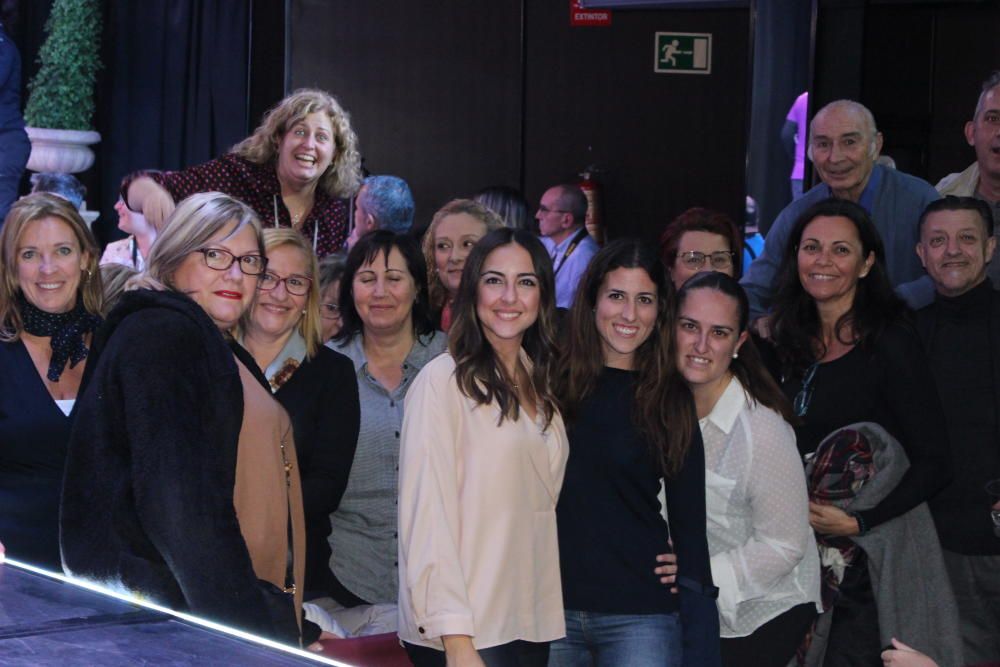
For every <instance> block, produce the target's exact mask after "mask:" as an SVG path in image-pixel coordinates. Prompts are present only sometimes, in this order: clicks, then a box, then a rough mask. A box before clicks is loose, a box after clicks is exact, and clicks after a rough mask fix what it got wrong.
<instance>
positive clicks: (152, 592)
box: [60, 193, 305, 643]
mask: <svg viewBox="0 0 1000 667" xmlns="http://www.w3.org/2000/svg"><path fill="white" fill-rule="evenodd" d="M266 269H267V260H266V259H265V257H264V244H263V238H262V236H261V228H260V223H259V221H258V220H257V218H256V216H255V215H254V213H253V212H252V211H251V210H250V209H249V208H247V207H246V206H245V205H244V204H241V203H240V202H237V201H236V200H234V199H232V198H230V197H228V196H226V195H222V194H219V193H205V194H200V195H194V196H192V197H190V198H189V199H187V200H185V201H184V202H182V203H181V205H180V206H178V207H177V209H176V210H175V211H174V213H173V215H172V216H171V218H170V220H169V221H168V223H167V226H166V227H165V229H164V230H163V232H162V235H161V236H160V238H159V239H158V240H157V243H156V245H155V246H154V247H153V249H152V251H151V253H150V256H149V258H148V262H147V269H146V273H144V274H142V275H141V276H140V277H139V279H138V280H137V282H136V283H135V284H133V285H132V287H134V288H136V289H133V290H132V291H129V292H127V293H126V294H125V295H124V296H123V297H122V299H121V301H120V302H119V304H118V306H117V307H116V308H115V309H114V311H112V312H111V314H110V315H109V317H108V321H107V326H105V327H104V328H102V329H101V330H100V332H99V334H98V335H97V336H96V338H95V341H94V346H93V348H92V352H91V359H90V363H89V364H88V366H87V376H86V377H85V378H84V385H85V387H86V388H85V389H84V391H83V393H82V395H81V398H80V399H79V401H78V403H77V415H78V417H77V422H76V425H75V427H74V430H73V433H72V436H71V438H70V442H69V454H68V458H67V463H66V476H65V481H64V487H63V498H62V506H61V515H60V540H61V546H62V554H63V563H64V565H65V567H66V569H67V571H69V572H70V573H71V574H73V575H76V576H80V577H84V578H87V579H91V580H96V581H98V582H100V583H103V584H105V585H108V586H111V587H114V588H117V589H125V590H127V591H130V592H133V593H136V594H138V595H141V596H143V597H145V598H148V599H151V600H153V601H155V602H157V603H159V604H162V605H165V606H168V607H172V608H174V609H181V610H185V611H188V612H190V613H193V614H196V615H200V616H204V617H207V618H209V619H212V620H215V621H219V622H223V623H226V624H230V625H234V626H237V627H240V628H242V629H244V630H247V631H250V632H255V633H258V634H261V635H266V636H270V637H274V638H277V639H280V640H283V641H286V642H289V643H298V642H299V638H300V627H301V626H300V614H301V602H302V589H303V585H302V584H303V570H304V560H305V553H304V551H305V539H304V526H303V524H304V521H303V514H302V496H301V488H300V484H299V470H298V462H297V460H296V457H295V447H294V443H293V442H292V439H291V424H290V421H289V418H288V415H287V414H286V413H285V411H284V410H283V409H282V408H281V406H280V405H278V403H277V402H276V401H274V399H273V398H272V397H271V395H270V391H268V389H267V388H266V383H265V381H264V380H263V378H262V377H260V372H259V371H258V370H257V369H256V365H255V364H254V362H253V359H252V358H250V357H249V355H248V354H246V352H245V351H244V350H242V348H240V347H239V346H238V345H235V344H234V343H233V341H232V339H231V338H229V337H228V331H229V330H230V329H231V328H232V327H234V326H235V325H236V324H237V322H238V321H239V319H240V317H241V316H242V315H243V313H244V311H245V310H246V309H247V307H248V306H249V305H250V303H251V300H252V299H253V296H254V293H255V291H256V289H257V282H258V279H259V276H261V275H262V274H264V272H265V271H266Z"/></svg>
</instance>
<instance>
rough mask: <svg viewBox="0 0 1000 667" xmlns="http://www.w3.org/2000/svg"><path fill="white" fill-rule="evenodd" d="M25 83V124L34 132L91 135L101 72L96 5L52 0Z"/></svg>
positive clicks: (89, 1) (78, 0) (89, 0)
mask: <svg viewBox="0 0 1000 667" xmlns="http://www.w3.org/2000/svg"><path fill="white" fill-rule="evenodd" d="M45 32H46V33H48V36H47V37H46V38H45V43H44V44H42V48H41V50H40V51H39V52H38V64H39V65H40V67H39V70H38V73H37V74H35V76H34V78H33V79H32V80H31V83H29V84H28V90H29V91H30V92H29V94H28V103H27V105H26V106H25V109H24V120H25V122H26V123H27V124H28V125H30V126H32V127H47V128H53V129H61V130H90V129H91V124H90V121H91V118H92V117H93V115H94V83H95V81H96V79H97V70H98V69H100V67H101V60H100V56H99V50H100V37H101V14H100V9H99V8H98V4H97V2H96V0H55V1H54V2H53V3H52V12H51V13H50V14H49V18H48V20H47V21H46V22H45Z"/></svg>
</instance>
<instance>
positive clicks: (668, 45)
mask: <svg viewBox="0 0 1000 667" xmlns="http://www.w3.org/2000/svg"><path fill="white" fill-rule="evenodd" d="M654 62H655V63H656V64H655V66H654V67H653V71H654V72H657V73H658V74H711V73H712V33H708V32H705V33H702V32H658V33H656V56H655V61H654Z"/></svg>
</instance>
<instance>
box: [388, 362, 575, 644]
mask: <svg viewBox="0 0 1000 667" xmlns="http://www.w3.org/2000/svg"><path fill="white" fill-rule="evenodd" d="M454 370H455V362H454V360H453V359H452V357H451V355H450V354H442V355H441V356H439V357H437V358H436V359H434V360H433V361H431V362H430V363H428V364H427V365H426V366H424V368H423V370H421V371H420V374H419V375H418V376H417V378H416V379H415V380H414V382H413V386H412V387H411V388H410V391H409V393H408V394H407V396H406V407H405V410H404V411H403V432H402V442H401V449H400V462H399V580H400V581H399V636H400V638H401V639H404V640H406V641H408V642H410V643H413V644H419V645H422V646H428V647H432V648H436V649H439V650H442V649H443V644H442V642H441V639H440V638H441V636H442V635H448V634H459V635H470V636H471V637H472V642H473V644H474V645H475V646H476V648H489V647H490V646H497V645H499V644H504V643H507V642H510V641H514V640H517V639H523V640H527V641H534V642H542V641H551V640H554V639H558V638H560V637H562V636H564V635H565V634H566V631H565V623H564V618H563V605H562V587H561V582H560V577H559V548H558V544H557V537H556V513H555V509H556V501H557V500H558V498H559V489H560V487H561V486H562V481H563V473H564V471H565V468H566V459H567V457H568V448H567V440H566V430H565V428H564V426H563V422H562V419H561V418H560V417H559V415H558V414H556V416H555V417H554V418H553V420H552V423H551V424H550V425H549V427H548V428H547V429H545V430H543V429H542V423H543V421H542V420H543V417H542V414H541V412H539V415H538V418H537V420H531V419H529V418H528V417H527V415H526V414H525V413H524V412H523V411H522V412H521V414H520V417H519V419H518V420H517V421H516V422H512V421H510V420H504V421H503V422H502V423H501V424H500V425H499V426H498V425H497V420H498V418H499V416H500V409H499V407H498V406H497V405H496V404H495V403H493V404H491V405H476V403H475V402H474V401H473V400H472V399H470V398H468V397H466V396H465V395H464V394H462V393H461V392H460V391H459V388H458V384H457V382H456V380H455V377H454V374H453V373H454Z"/></svg>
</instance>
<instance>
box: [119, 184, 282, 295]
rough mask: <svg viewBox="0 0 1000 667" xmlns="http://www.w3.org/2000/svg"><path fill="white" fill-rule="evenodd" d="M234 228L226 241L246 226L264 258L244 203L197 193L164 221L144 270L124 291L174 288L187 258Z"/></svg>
mask: <svg viewBox="0 0 1000 667" xmlns="http://www.w3.org/2000/svg"><path fill="white" fill-rule="evenodd" d="M230 225H235V226H234V227H233V229H232V231H230V232H229V233H228V234H227V235H226V237H225V238H230V237H232V236H234V235H236V234H238V233H239V231H240V230H241V229H243V228H244V227H246V226H249V227H250V228H251V229H253V231H254V235H255V236H256V237H257V246H258V247H259V248H260V254H261V255H264V237H263V235H262V232H261V224H260V219H259V218H258V217H257V214H256V213H254V212H253V210H252V209H251V208H250V207H249V206H247V205H246V204H244V203H243V202H241V201H239V200H237V199H234V198H232V197H230V196H229V195H225V194H222V193H221V192H200V193H198V194H195V195H191V196H190V197H188V198H187V199H185V200H183V201H182V202H181V203H180V204H178V206H177V208H175V209H174V212H173V213H171V214H170V217H169V218H167V221H166V223H165V224H164V226H163V231H161V232H160V235H159V236H157V237H156V241H154V242H153V247H152V248H151V249H150V251H149V257H147V258H146V270H145V271H144V272H143V273H140V274H139V275H137V276H135V277H134V278H132V279H131V280H129V281H128V284H127V285H126V286H125V289H126V290H133V289H152V290H160V291H163V290H172V289H174V274H176V273H177V269H179V268H180V266H181V264H183V263H184V260H185V259H187V257H188V255H190V254H191V253H193V252H195V251H196V250H200V249H202V248H204V247H205V246H206V245H207V244H208V242H209V241H211V240H212V237H213V236H215V235H217V234H219V233H220V232H222V231H223V230H225V229H226V228H227V227H228V226H230Z"/></svg>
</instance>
